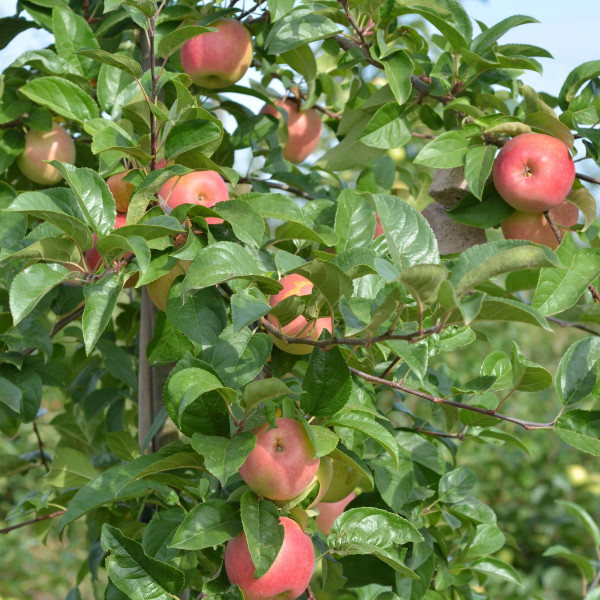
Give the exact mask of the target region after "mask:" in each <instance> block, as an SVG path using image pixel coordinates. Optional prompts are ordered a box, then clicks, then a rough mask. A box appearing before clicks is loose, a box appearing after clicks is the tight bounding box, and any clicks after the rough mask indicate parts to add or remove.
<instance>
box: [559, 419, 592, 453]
mask: <svg viewBox="0 0 600 600" xmlns="http://www.w3.org/2000/svg"><path fill="white" fill-rule="evenodd" d="M554 431H555V432H556V434H557V435H558V437H560V438H561V439H562V440H563V441H565V442H567V444H569V445H570V446H573V447H574V448H577V449H578V450H583V451H584V452H588V453H589V454H593V455H594V456H600V411H597V410H596V411H593V410H592V411H590V410H571V411H569V412H568V413H565V414H563V415H561V416H560V417H559V418H558V420H557V421H556V423H555V425H554Z"/></svg>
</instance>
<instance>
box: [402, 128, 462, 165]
mask: <svg viewBox="0 0 600 600" xmlns="http://www.w3.org/2000/svg"><path fill="white" fill-rule="evenodd" d="M468 147H469V142H468V140H467V139H466V138H465V136H464V135H462V134H461V133H460V132H458V131H446V132H445V133H442V134H441V135H439V136H438V137H437V138H435V140H432V141H431V142H429V143H427V144H426V145H425V146H424V147H423V148H421V151H420V152H419V153H418V154H417V156H415V158H414V160H413V162H414V163H415V164H418V165H424V166H426V167H435V168H436V169H449V168H451V167H462V166H463V165H464V164H465V158H466V156H467V149H468Z"/></svg>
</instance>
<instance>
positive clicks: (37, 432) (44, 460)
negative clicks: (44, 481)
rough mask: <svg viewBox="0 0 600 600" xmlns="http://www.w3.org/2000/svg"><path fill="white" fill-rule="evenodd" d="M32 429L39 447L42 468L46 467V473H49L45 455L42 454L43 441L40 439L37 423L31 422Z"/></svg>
mask: <svg viewBox="0 0 600 600" xmlns="http://www.w3.org/2000/svg"><path fill="white" fill-rule="evenodd" d="M33 431H34V432H35V436H36V437H37V442H38V448H39V449H40V460H41V461H42V464H43V465H44V469H46V473H50V467H49V466H48V463H47V461H46V456H45V454H44V442H43V441H42V436H41V435H40V432H39V429H38V428H37V424H36V422H35V421H34V422H33Z"/></svg>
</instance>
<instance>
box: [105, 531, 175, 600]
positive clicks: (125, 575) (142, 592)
mask: <svg viewBox="0 0 600 600" xmlns="http://www.w3.org/2000/svg"><path fill="white" fill-rule="evenodd" d="M100 544H101V545H102V549H103V550H104V551H105V552H108V553H109V556H108V557H107V558H106V560H105V565H106V570H107V572H108V576H109V577H110V579H111V581H112V582H113V583H114V584H115V585H116V586H117V587H118V588H119V589H120V590H121V591H122V592H125V593H126V594H127V596H128V597H129V598H131V599H132V600H144V599H147V598H154V599H155V600H171V599H172V598H173V597H175V596H176V595H177V594H179V592H181V590H182V589H183V587H184V585H185V578H184V574H183V572H182V571H180V570H179V569H176V568H175V567H173V566H171V565H169V564H167V563H164V562H161V561H158V560H155V559H154V558H150V557H149V556H148V555H147V554H146V553H145V552H144V550H143V548H142V545H141V544H140V543H139V542H136V541H135V540H132V539H130V538H128V537H125V536H124V535H123V533H122V532H121V531H120V530H119V529H117V528H116V527H113V526H112V525H108V524H107V523H105V524H104V525H103V526H102V534H101V537H100Z"/></svg>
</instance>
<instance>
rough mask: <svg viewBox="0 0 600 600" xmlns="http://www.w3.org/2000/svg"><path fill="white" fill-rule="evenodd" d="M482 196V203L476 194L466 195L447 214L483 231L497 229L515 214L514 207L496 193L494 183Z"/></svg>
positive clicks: (455, 219) (488, 186) (487, 186)
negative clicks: (490, 228) (491, 228)
mask: <svg viewBox="0 0 600 600" xmlns="http://www.w3.org/2000/svg"><path fill="white" fill-rule="evenodd" d="M482 196H483V201H480V200H479V199H478V198H477V197H475V195H474V194H466V195H465V196H463V197H462V198H461V199H460V200H459V201H458V204H457V205H456V206H455V207H454V208H452V209H450V210H447V211H446V213H447V214H448V215H449V216H450V217H452V219H453V220H454V221H456V222H457V223H462V224H463V225H469V226H471V227H481V228H482V229H487V228H488V227H496V226H497V225H499V224H500V223H502V221H504V220H505V219H508V217H510V215H512V214H513V212H514V209H513V207H512V206H510V205H509V204H507V203H506V202H505V201H504V200H503V199H502V197H501V196H500V194H498V192H496V188H495V187H494V184H493V183H489V184H488V185H486V186H485V187H484V190H483V192H482Z"/></svg>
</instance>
